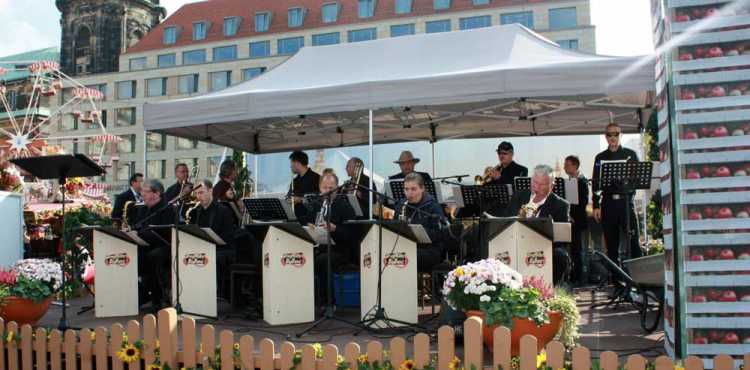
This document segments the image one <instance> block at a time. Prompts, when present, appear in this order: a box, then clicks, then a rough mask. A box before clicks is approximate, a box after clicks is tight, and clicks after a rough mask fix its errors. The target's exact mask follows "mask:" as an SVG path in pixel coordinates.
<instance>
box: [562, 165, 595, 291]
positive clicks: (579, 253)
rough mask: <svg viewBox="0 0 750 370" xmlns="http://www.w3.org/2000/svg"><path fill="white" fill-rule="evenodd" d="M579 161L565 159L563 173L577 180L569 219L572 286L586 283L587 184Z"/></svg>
mask: <svg viewBox="0 0 750 370" xmlns="http://www.w3.org/2000/svg"><path fill="white" fill-rule="evenodd" d="M580 166H581V161H580V160H579V159H578V157H576V156H574V155H569V156H568V157H567V158H565V167H564V168H565V173H566V174H567V175H568V177H569V178H571V179H576V180H578V204H571V205H570V219H571V220H572V221H573V224H572V226H571V243H570V256H571V259H572V260H573V273H572V275H571V282H573V283H574V284H578V285H581V284H585V283H586V282H587V281H588V277H587V276H586V275H587V274H586V270H587V268H586V267H587V262H586V261H587V258H586V257H587V254H588V252H587V251H588V248H587V243H586V241H587V240H588V238H587V237H586V230H587V229H588V215H587V214H586V205H587V204H589V184H588V181H587V180H586V177H585V176H583V174H582V173H581V171H579V168H580Z"/></svg>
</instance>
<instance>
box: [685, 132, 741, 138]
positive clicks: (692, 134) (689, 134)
mask: <svg viewBox="0 0 750 370" xmlns="http://www.w3.org/2000/svg"><path fill="white" fill-rule="evenodd" d="M740 131H741V132H742V135H744V134H745V132H744V131H742V130H740ZM697 138H698V133H697V132H695V131H685V137H684V139H685V140H693V139H697Z"/></svg>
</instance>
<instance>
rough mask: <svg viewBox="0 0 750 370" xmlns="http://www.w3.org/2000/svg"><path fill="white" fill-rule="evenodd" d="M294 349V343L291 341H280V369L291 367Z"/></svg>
mask: <svg viewBox="0 0 750 370" xmlns="http://www.w3.org/2000/svg"><path fill="white" fill-rule="evenodd" d="M296 350H297V349H296V348H295V347H294V343H292V342H284V343H281V349H280V350H279V355H280V359H281V361H280V362H281V368H282V369H291V368H292V366H294V352H295V351H296Z"/></svg>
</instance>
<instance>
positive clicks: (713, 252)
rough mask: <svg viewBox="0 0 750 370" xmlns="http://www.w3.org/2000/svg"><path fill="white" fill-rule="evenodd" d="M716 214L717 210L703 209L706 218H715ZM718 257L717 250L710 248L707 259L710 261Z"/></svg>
mask: <svg viewBox="0 0 750 370" xmlns="http://www.w3.org/2000/svg"><path fill="white" fill-rule="evenodd" d="M715 214H716V210H715V209H714V208H713V207H709V206H706V207H703V217H705V218H714V215H715ZM716 255H717V252H716V249H714V248H708V249H706V257H708V259H714V258H715V257H716Z"/></svg>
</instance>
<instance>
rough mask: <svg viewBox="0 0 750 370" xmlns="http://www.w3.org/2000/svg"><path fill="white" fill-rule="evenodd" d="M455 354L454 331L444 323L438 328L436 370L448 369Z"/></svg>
mask: <svg viewBox="0 0 750 370" xmlns="http://www.w3.org/2000/svg"><path fill="white" fill-rule="evenodd" d="M455 356H456V333H455V332H454V331H453V328H452V327H450V326H448V325H444V326H442V327H440V329H438V365H437V368H438V370H449V366H450V364H451V361H453V357H455ZM495 368H497V366H496V367H495Z"/></svg>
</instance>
